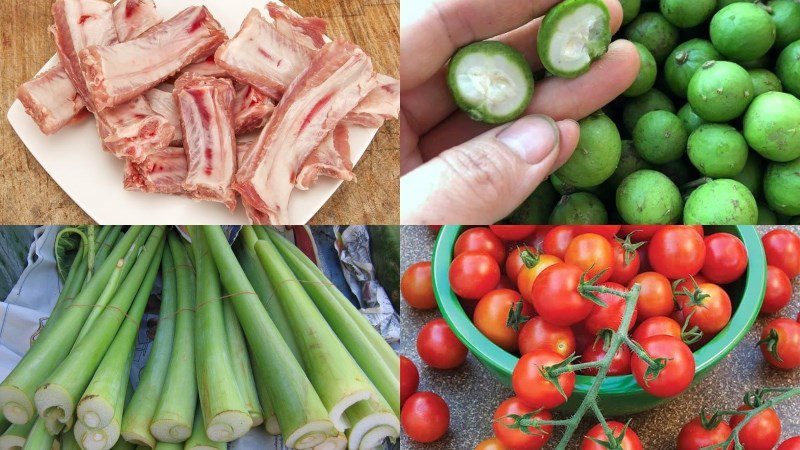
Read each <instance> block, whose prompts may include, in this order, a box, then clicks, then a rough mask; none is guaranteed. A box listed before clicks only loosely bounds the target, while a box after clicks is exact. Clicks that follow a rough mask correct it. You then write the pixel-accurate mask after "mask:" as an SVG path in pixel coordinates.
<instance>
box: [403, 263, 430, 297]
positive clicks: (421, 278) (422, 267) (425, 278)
mask: <svg viewBox="0 0 800 450" xmlns="http://www.w3.org/2000/svg"><path fill="white" fill-rule="evenodd" d="M400 293H401V294H403V298H404V299H405V300H406V303H408V306H411V307H412V308H416V309H433V308H436V297H435V296H434V295H433V281H432V280H431V262H430V261H422V262H418V263H414V264H412V265H411V266H409V268H408V269H406V271H405V272H403V277H402V278H401V279H400Z"/></svg>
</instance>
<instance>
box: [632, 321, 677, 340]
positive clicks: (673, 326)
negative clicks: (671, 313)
mask: <svg viewBox="0 0 800 450" xmlns="http://www.w3.org/2000/svg"><path fill="white" fill-rule="evenodd" d="M650 336H672V337H674V338H678V339H681V325H680V324H679V323H678V322H676V321H675V320H673V319H671V318H669V317H664V316H656V317H651V318H649V319H645V320H644V322H642V323H640V324H639V326H637V327H636V329H635V330H633V334H632V335H631V339H633V340H634V341H636V342H641V341H643V340H644V339H647V338H649V337H650Z"/></svg>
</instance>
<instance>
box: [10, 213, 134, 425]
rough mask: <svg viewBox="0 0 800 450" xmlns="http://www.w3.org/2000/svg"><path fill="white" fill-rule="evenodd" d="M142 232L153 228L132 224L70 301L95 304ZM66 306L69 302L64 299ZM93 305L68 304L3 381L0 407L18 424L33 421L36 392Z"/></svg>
mask: <svg viewBox="0 0 800 450" xmlns="http://www.w3.org/2000/svg"><path fill="white" fill-rule="evenodd" d="M140 232H146V233H149V232H150V230H149V228H146V229H142V227H131V228H130V230H128V232H127V233H125V235H124V236H123V237H122V239H121V240H120V241H119V243H118V244H117V245H116V246H115V247H114V249H113V251H112V252H111V253H110V254H109V257H110V259H111V261H113V263H112V262H111V261H105V262H104V263H103V264H102V266H100V267H99V268H98V270H97V271H96V272H95V275H94V276H93V277H92V279H91V281H89V282H88V283H87V284H86V287H85V288H84V289H83V290H81V292H80V293H79V294H78V295H76V296H75V298H74V299H73V300H72V301H70V302H69V303H68V304H69V305H70V306H72V305H93V304H94V303H95V302H96V301H97V298H98V297H99V296H100V293H101V292H102V291H103V288H104V287H105V284H106V283H107V282H108V279H109V278H110V277H111V273H112V272H113V271H114V266H115V263H116V261H117V260H118V259H119V258H120V257H122V256H124V255H125V253H126V252H127V250H128V248H129V247H130V246H131V245H133V244H134V242H135V240H136V236H137V235H138V234H139V233H140ZM64 304H65V305H66V304H67V302H64ZM90 312H91V307H88V306H80V307H74V308H73V307H66V306H65V307H64V310H63V311H62V313H60V314H59V316H58V317H57V319H56V320H49V321H48V322H47V325H46V326H45V327H44V330H42V332H41V333H40V334H39V337H38V338H37V339H36V341H35V342H34V343H33V345H32V346H31V348H30V349H29V350H28V352H27V353H26V354H25V356H24V357H23V358H22V359H21V360H20V362H19V363H18V364H17V366H16V367H15V368H14V370H12V371H11V373H10V374H9V375H8V376H7V377H6V379H5V380H3V382H2V383H0V408H2V411H3V414H4V415H5V417H6V418H7V419H8V420H9V421H11V422H13V423H16V424H24V423H26V422H28V421H30V420H31V419H32V418H33V416H34V414H35V409H34V402H33V398H34V392H35V391H36V389H37V388H38V387H39V386H41V385H42V384H43V383H44V382H45V380H46V379H47V377H48V376H49V375H50V374H51V373H52V372H53V371H54V370H55V369H56V367H58V366H59V364H61V362H62V361H63V360H64V358H66V356H67V354H68V353H69V351H70V349H71V348H72V344H73V343H74V342H75V339H76V338H77V337H78V334H79V333H80V331H81V328H82V327H83V322H84V321H85V320H86V317H87V316H88V315H89V313H90Z"/></svg>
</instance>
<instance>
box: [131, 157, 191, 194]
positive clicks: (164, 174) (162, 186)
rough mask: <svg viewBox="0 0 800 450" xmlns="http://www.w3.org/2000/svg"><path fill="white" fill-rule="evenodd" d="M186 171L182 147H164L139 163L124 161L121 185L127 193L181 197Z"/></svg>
mask: <svg viewBox="0 0 800 450" xmlns="http://www.w3.org/2000/svg"><path fill="white" fill-rule="evenodd" d="M186 170H187V165H186V153H184V151H183V147H166V148H163V149H161V150H158V151H157V152H155V153H153V154H151V155H149V156H148V157H147V158H145V159H144V161H142V162H140V163H135V162H133V161H130V160H129V161H126V162H125V177H124V179H123V185H124V187H125V189H127V190H129V191H143V192H153V193H159V194H177V195H182V194H185V192H184V190H183V184H184V183H185V182H186Z"/></svg>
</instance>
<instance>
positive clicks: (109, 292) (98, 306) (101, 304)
mask: <svg viewBox="0 0 800 450" xmlns="http://www.w3.org/2000/svg"><path fill="white" fill-rule="evenodd" d="M124 266H125V260H124V259H120V260H119V261H117V265H116V266H115V267H114V272H113V273H112V274H111V278H109V279H108V284H106V287H105V288H104V289H103V293H102V294H100V298H98V299H97V302H96V303H95V304H94V307H93V308H91V310H92V311H91V312H90V313H89V317H87V318H86V322H84V324H83V328H82V329H81V332H80V334H78V339H76V340H75V345H78V343H80V342H81V340H82V339H83V337H84V336H86V333H88V332H89V330H91V329H92V326H93V325H94V323H95V321H97V318H98V317H100V313H102V312H103V310H104V309H105V307H106V306H107V305H108V304H109V303H110V302H111V299H112V298H114V294H116V293H117V289H118V288H119V284H120V283H121V282H122V268H123V267H124Z"/></svg>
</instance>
